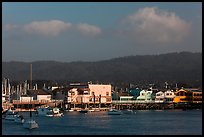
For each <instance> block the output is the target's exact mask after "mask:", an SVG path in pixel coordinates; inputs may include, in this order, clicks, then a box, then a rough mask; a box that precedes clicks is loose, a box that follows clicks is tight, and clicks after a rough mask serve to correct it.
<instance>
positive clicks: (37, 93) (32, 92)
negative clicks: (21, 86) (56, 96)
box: [28, 89, 51, 95]
mask: <svg viewBox="0 0 204 137" xmlns="http://www.w3.org/2000/svg"><path fill="white" fill-rule="evenodd" d="M28 92H29V94H32V95H51V94H50V93H48V92H47V91H45V90H43V89H38V90H28Z"/></svg>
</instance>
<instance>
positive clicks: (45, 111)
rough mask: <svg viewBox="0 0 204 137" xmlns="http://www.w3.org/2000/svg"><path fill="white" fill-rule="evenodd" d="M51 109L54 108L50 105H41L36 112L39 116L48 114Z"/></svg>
mask: <svg viewBox="0 0 204 137" xmlns="http://www.w3.org/2000/svg"><path fill="white" fill-rule="evenodd" d="M51 111H52V110H51V108H49V107H39V108H37V111H36V114H37V116H46V115H47V114H48V113H49V112H51Z"/></svg>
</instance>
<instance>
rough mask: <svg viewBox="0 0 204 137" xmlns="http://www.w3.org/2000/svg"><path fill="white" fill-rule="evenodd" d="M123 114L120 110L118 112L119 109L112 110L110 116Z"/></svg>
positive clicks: (109, 112)
mask: <svg viewBox="0 0 204 137" xmlns="http://www.w3.org/2000/svg"><path fill="white" fill-rule="evenodd" d="M121 114H122V112H121V111H120V110H117V109H110V110H109V111H108V115H121Z"/></svg>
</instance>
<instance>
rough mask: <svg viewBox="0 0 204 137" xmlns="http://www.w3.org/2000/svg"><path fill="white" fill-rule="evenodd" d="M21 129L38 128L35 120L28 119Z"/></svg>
mask: <svg viewBox="0 0 204 137" xmlns="http://www.w3.org/2000/svg"><path fill="white" fill-rule="evenodd" d="M23 127H24V128H27V129H34V128H38V127H39V126H38V123H36V121H35V120H33V119H30V120H28V121H26V122H24V123H23Z"/></svg>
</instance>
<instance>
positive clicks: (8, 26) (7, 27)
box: [2, 24, 19, 31]
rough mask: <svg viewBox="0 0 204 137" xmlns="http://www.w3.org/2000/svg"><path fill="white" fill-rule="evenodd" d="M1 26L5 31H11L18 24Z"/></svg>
mask: <svg viewBox="0 0 204 137" xmlns="http://www.w3.org/2000/svg"><path fill="white" fill-rule="evenodd" d="M2 28H3V29H4V30H5V31H12V30H15V29H17V28H19V26H18V25H14V24H6V25H2Z"/></svg>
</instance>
